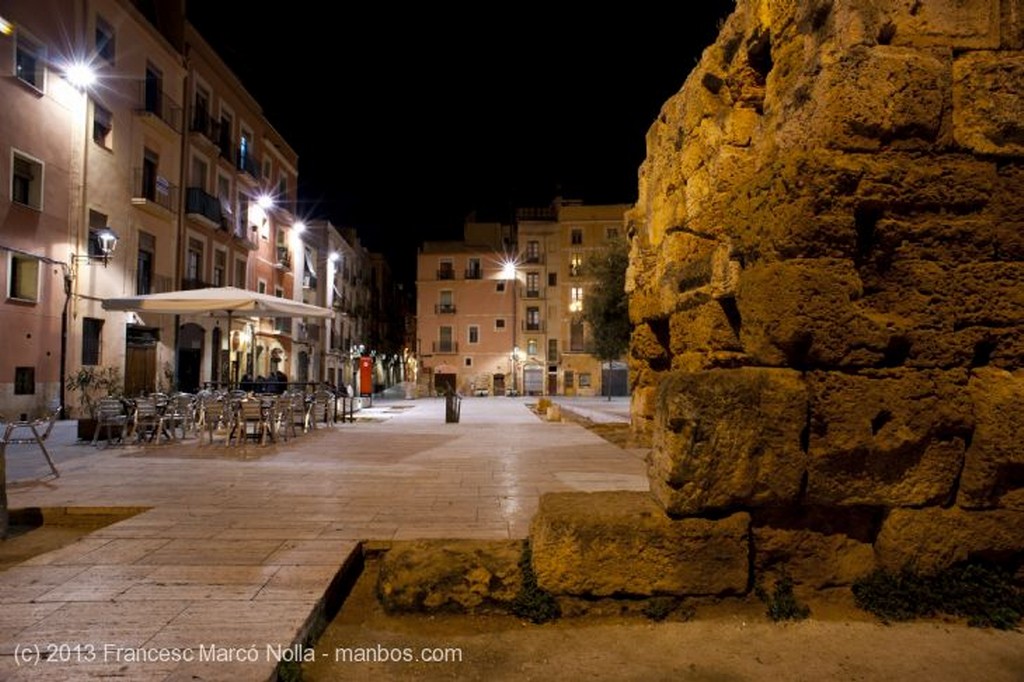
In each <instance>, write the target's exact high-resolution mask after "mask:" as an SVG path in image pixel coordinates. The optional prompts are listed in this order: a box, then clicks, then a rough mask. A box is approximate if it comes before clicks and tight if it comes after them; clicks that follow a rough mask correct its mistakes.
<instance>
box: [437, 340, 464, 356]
mask: <svg viewBox="0 0 1024 682" xmlns="http://www.w3.org/2000/svg"><path fill="white" fill-rule="evenodd" d="M434 352H435V353H458V352H459V344H458V343H456V342H455V341H434Z"/></svg>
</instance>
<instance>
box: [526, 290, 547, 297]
mask: <svg viewBox="0 0 1024 682" xmlns="http://www.w3.org/2000/svg"><path fill="white" fill-rule="evenodd" d="M523 297H524V298H544V289H527V290H526V291H525V292H524V293H523Z"/></svg>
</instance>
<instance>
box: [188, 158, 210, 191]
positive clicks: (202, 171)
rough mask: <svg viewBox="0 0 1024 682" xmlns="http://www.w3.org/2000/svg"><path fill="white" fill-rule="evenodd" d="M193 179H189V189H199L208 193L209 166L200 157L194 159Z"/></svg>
mask: <svg viewBox="0 0 1024 682" xmlns="http://www.w3.org/2000/svg"><path fill="white" fill-rule="evenodd" d="M190 172H191V176H192V177H191V178H190V179H189V183H188V186H189V187H198V188H199V189H201V190H203V191H204V192H205V191H206V177H207V173H208V170H207V165H206V162H205V161H203V160H202V159H201V158H199V157H198V156H193V157H192V169H191V171H190Z"/></svg>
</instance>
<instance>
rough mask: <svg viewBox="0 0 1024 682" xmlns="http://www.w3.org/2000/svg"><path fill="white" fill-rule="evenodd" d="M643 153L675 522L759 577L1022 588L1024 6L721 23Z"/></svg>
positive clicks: (648, 278)
mask: <svg viewBox="0 0 1024 682" xmlns="http://www.w3.org/2000/svg"><path fill="white" fill-rule="evenodd" d="M647 150H648V153H647V159H646V160H645V162H644V163H643V166H642V167H641V170H640V183H639V197H638V202H637V205H636V207H635V208H634V209H633V210H632V211H631V212H630V214H629V215H628V224H629V231H630V237H631V240H632V253H631V263H630V268H629V273H628V276H627V290H628V292H629V295H630V316H631V319H632V322H633V326H634V332H633V340H632V344H631V378H632V382H633V385H634V386H635V387H636V388H635V394H634V400H633V422H634V428H637V429H640V430H642V431H645V432H647V433H648V434H649V435H650V436H651V437H652V442H653V444H654V447H653V451H652V454H651V456H650V459H649V467H648V473H649V478H650V481H651V490H652V492H653V495H654V498H655V499H656V500H657V503H658V505H659V506H660V508H661V509H662V510H663V511H664V512H665V513H666V516H667V517H669V518H672V519H675V520H677V521H681V522H683V523H687V522H690V520H693V519H706V520H708V521H706V522H708V523H711V522H714V523H723V524H728V525H729V533H735V532H736V529H735V528H734V526H735V524H736V519H737V518H740V517H738V515H739V514H741V513H742V514H743V517H742V518H746V519H749V523H750V529H749V537H750V538H751V542H750V546H751V552H752V553H753V554H752V556H750V557H749V558H750V564H749V565H750V566H751V567H752V570H753V571H754V573H755V574H756V573H758V572H760V573H762V574H771V573H772V571H775V570H777V569H778V568H779V567H780V566H786V568H787V570H788V571H789V572H790V573H791V574H792V575H793V576H794V577H795V578H796V579H797V580H798V581H799V582H802V583H804V584H805V585H809V586H814V587H825V586H830V585H840V584H849V583H850V582H851V581H852V580H854V579H856V578H857V577H858V576H859V575H862V574H864V573H865V572H867V571H869V570H871V569H872V568H873V567H875V566H884V567H888V568H900V567H903V566H911V567H916V568H918V569H920V570H937V569H940V568H942V567H944V566H947V565H949V564H951V563H953V562H955V561H960V560H964V559H971V558H988V559H995V560H999V561H1002V562H1006V563H1009V564H1010V565H1013V566H1018V567H1019V565H1020V562H1021V559H1022V557H1024V363H1022V360H1024V333H1022V332H1024V0H934V1H929V2H920V1H918V0H811V1H808V2H796V1H795V0H739V1H738V2H737V6H736V10H735V12H734V13H733V15H732V16H731V17H730V18H729V19H728V21H726V22H725V24H724V25H723V27H722V30H721V33H720V35H719V38H718V40H717V42H716V43H715V44H714V45H712V46H711V47H709V48H708V49H707V50H705V52H704V54H703V57H702V59H701V60H700V62H699V64H698V65H697V66H696V67H695V68H694V70H693V72H692V73H691V74H690V77H689V78H688V79H687V80H686V83H685V84H684V86H683V88H682V90H681V91H680V92H679V93H678V94H676V95H675V96H673V97H672V98H671V99H670V100H669V101H668V102H667V103H666V104H665V105H664V107H663V109H662V111H661V114H660V116H659V117H658V119H657V121H656V122H655V123H654V124H653V126H652V127H651V129H650V131H649V133H648V136H647ZM713 520H717V521H713ZM705 532H710V531H705ZM760 577H761V576H759V575H751V576H750V578H751V584H753V582H754V581H756V580H757V579H759V578H760ZM634 591H635V590H634Z"/></svg>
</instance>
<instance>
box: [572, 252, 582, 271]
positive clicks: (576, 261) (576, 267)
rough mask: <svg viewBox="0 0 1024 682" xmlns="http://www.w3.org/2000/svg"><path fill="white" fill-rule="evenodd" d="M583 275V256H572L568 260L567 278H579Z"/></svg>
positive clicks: (576, 254)
mask: <svg viewBox="0 0 1024 682" xmlns="http://www.w3.org/2000/svg"><path fill="white" fill-rule="evenodd" d="M582 274H583V255H582V254H579V253H574V254H572V257H571V258H570V259H569V276H570V277H579V276H580V275H582Z"/></svg>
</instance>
